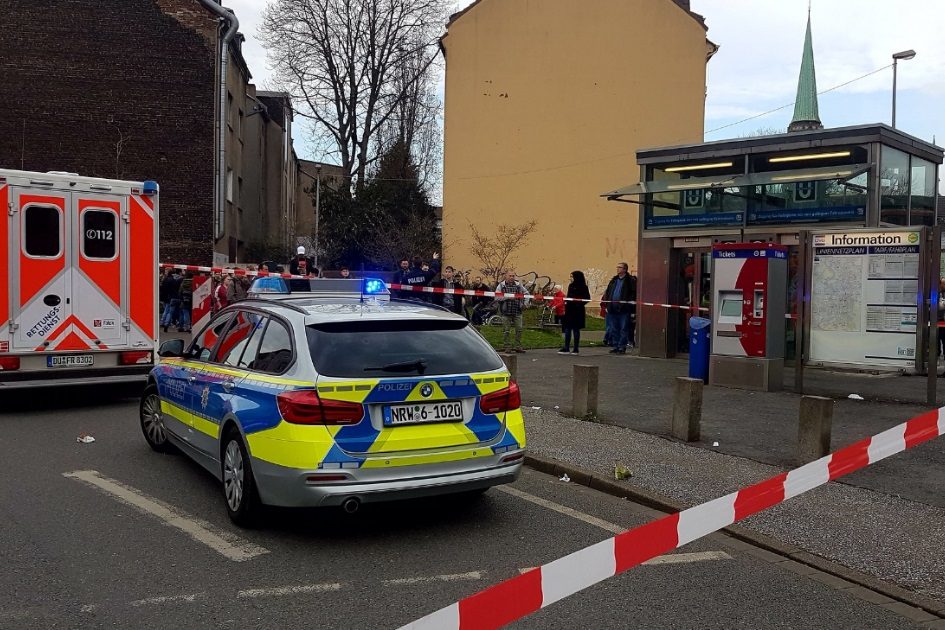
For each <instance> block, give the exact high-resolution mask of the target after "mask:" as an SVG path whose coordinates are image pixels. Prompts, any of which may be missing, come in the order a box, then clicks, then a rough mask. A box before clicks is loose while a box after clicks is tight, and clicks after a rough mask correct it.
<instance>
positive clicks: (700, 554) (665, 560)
mask: <svg viewBox="0 0 945 630" xmlns="http://www.w3.org/2000/svg"><path fill="white" fill-rule="evenodd" d="M731 559H732V556H730V555H728V554H727V553H725V552H724V551H694V552H692V553H671V554H669V555H666V556H659V557H656V558H653V559H651V560H647V561H646V562H644V563H643V565H644V566H646V565H656V564H685V563H688V562H707V561H710V560H731Z"/></svg>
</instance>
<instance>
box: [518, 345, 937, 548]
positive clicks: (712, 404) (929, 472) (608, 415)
mask: <svg viewBox="0 0 945 630" xmlns="http://www.w3.org/2000/svg"><path fill="white" fill-rule="evenodd" d="M575 363H580V364H585V365H598V366H600V380H599V387H600V394H599V396H600V409H599V411H600V413H599V415H600V421H601V423H604V424H612V425H616V426H619V427H624V428H630V429H634V430H636V431H640V432H642V433H648V434H651V435H656V436H664V437H665V436H668V434H669V422H670V417H671V413H672V395H673V379H674V378H675V377H677V376H685V375H686V373H687V370H688V367H687V364H686V363H685V362H684V361H680V360H672V359H670V360H666V359H646V358H640V357H636V356H632V355H626V356H614V355H610V354H608V353H607V349H606V348H590V349H587V350H582V354H581V356H579V357H574V356H570V355H568V356H562V355H558V354H557V353H556V352H555V351H554V350H532V351H529V352H528V353H526V354H522V355H519V356H518V382H519V384H520V385H521V388H522V399H523V400H522V402H523V405H525V406H535V407H541V408H542V409H545V410H555V407H558V408H559V411H560V412H561V413H562V414H570V413H571V409H570V407H571V375H572V369H573V368H572V366H573V365H574V364H575ZM805 377H806V380H807V382H808V384H817V385H818V387H820V388H821V389H820V390H819V391H820V392H834V393H835V395H836V396H837V397H838V398H839V399H838V401H837V403H836V406H835V408H834V417H833V445H832V448H833V449H834V450H835V449H837V448H840V447H842V446H846V445H847V444H851V443H853V442H855V441H857V440H860V439H863V438H865V437H867V436H870V435H874V434H876V433H879V432H880V431H883V430H885V429H888V428H889V427H891V426H893V425H896V424H899V423H900V422H903V421H905V420H908V419H909V418H911V417H913V416H915V415H918V414H919V413H922V412H923V411H926V410H927V407H925V406H920V405H918V404H900V403H891V402H875V401H873V400H862V401H859V400H849V399H847V398H846V396H847V394H849V393H858V394H860V395H862V396H863V397H864V398H867V399H869V398H876V397H877V396H879V397H887V398H893V397H894V395H895V393H896V392H898V391H903V390H907V389H908V386H909V385H910V382H918V381H921V385H922V391H923V392H924V382H925V380H924V378H920V377H908V376H885V375H884V376H873V375H855V374H835V373H829V372H823V371H819V370H808V371H807V373H806V374H805ZM789 378H790V381H791V382H793V376H791V377H789ZM887 395H888V396H887ZM799 405H800V396H799V395H798V394H795V393H792V392H789V391H785V392H777V393H762V392H749V391H744V390H738V389H727V388H722V387H708V386H707V387H706V388H705V390H704V393H703V410H702V440H701V441H700V442H698V443H694V444H692V445H691V446H695V447H699V448H701V449H707V450H710V451H717V452H720V453H725V454H728V455H733V456H736V457H738V458H744V459H748V460H754V461H756V462H759V463H764V464H769V465H772V466H776V467H778V468H782V469H789V468H793V467H794V466H795V460H794V451H795V446H796V444H797V415H798V407H799ZM591 426H593V425H591ZM569 441H573V440H569ZM714 442H718V443H719V446H718V447H713V446H712V444H713V443H714ZM699 448H697V449H691V448H687V449H686V452H693V453H698V451H699ZM609 464H610V465H611V466H612V465H613V462H609ZM846 483H847V484H850V485H854V486H858V487H861V488H865V489H869V490H874V491H877V492H881V493H884V494H886V495H888V496H890V497H901V498H903V499H908V500H910V501H914V502H918V503H923V504H926V505H929V506H936V507H938V508H945V443H942V441H941V440H939V442H932V443H930V444H925V445H923V446H920V447H918V448H916V449H913V450H911V451H909V452H906V453H903V454H901V455H898V456H896V457H892V458H890V459H888V460H885V461H883V462H880V463H879V464H877V465H875V466H871V467H869V468H867V469H865V470H863V471H860V472H857V473H855V474H853V475H850V476H849V477H848V478H847V481H846ZM943 522H945V521H943ZM941 555H943V556H945V554H941Z"/></svg>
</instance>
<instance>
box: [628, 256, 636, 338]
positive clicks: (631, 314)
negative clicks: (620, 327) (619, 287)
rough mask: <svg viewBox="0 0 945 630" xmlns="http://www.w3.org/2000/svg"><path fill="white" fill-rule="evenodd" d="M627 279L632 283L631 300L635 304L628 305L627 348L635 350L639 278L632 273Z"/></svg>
mask: <svg viewBox="0 0 945 630" xmlns="http://www.w3.org/2000/svg"><path fill="white" fill-rule="evenodd" d="M627 279H628V280H629V281H630V300H632V301H633V302H634V304H627V306H629V307H630V310H629V311H627V347H628V348H634V347H636V345H637V342H636V339H637V305H636V301H637V277H636V275H635V274H633V273H630V274H629V275H628V276H627Z"/></svg>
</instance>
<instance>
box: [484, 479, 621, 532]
mask: <svg viewBox="0 0 945 630" xmlns="http://www.w3.org/2000/svg"><path fill="white" fill-rule="evenodd" d="M495 489H496V490H498V491H499V492H504V493H506V494H511V495H512V496H513V497H518V498H519V499H522V500H524V501H528V502H529V503H534V504H535V505H540V506H541V507H543V508H547V509H549V510H553V511H555V512H557V513H559V514H564V515H565V516H570V517H571V518H576V519H577V520H579V521H584V522H585V523H587V524H589V525H593V526H594V527H600V528H601V529H602V530H604V531H606V532H610V533H611V534H620V533H623V532H625V531H627V528H626V527H621V526H620V525H617V524H615V523H611V522H609V521H605V520H603V519H600V518H597V517H596V516H591V515H590V514H585V513H584V512H580V511H578V510H575V509H573V508H569V507H567V506H564V505H560V504H558V503H555V502H554V501H549V500H548V499H542V498H541V497H536V496H535V495H533V494H529V493H527V492H522V491H521V490H519V489H518V488H512V487H510V486H496V487H495Z"/></svg>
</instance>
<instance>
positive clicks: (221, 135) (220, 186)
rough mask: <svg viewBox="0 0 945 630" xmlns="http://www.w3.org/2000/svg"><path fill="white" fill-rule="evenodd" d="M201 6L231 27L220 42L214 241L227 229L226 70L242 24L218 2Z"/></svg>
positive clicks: (202, 1) (209, 1) (203, 0)
mask: <svg viewBox="0 0 945 630" xmlns="http://www.w3.org/2000/svg"><path fill="white" fill-rule="evenodd" d="M200 4H202V5H203V6H204V7H206V8H207V9H208V10H209V11H211V12H213V13H216V14H217V15H218V16H220V19H221V20H224V21H225V22H226V23H227V24H228V25H229V26H228V28H227V29H226V32H225V33H224V34H223V38H222V40H221V41H220V106H219V115H218V116H217V151H218V157H217V160H218V171H217V185H216V198H217V199H216V201H217V204H216V205H217V207H216V212H217V216H215V217H214V218H213V225H214V235H213V237H214V240H216V239H217V238H219V236H222V235H223V231H224V229H225V227H226V116H227V111H226V70H227V62H228V61H229V58H230V42H231V41H232V40H233V38H234V37H236V33H237V31H239V28H240V22H239V20H237V19H236V14H235V13H233V11H231V10H230V9H226V8H224V7H223V6H222V5H220V4H218V3H217V2H216V0H200ZM218 220H219V221H220V230H219V235H218V234H217V233H216V232H217V229H216V225H217V221H218Z"/></svg>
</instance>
